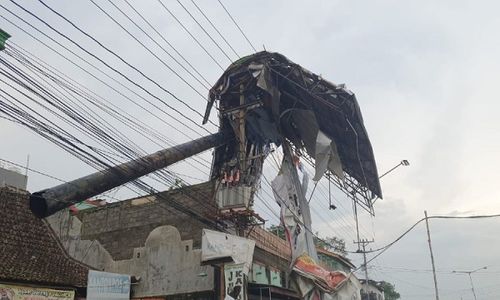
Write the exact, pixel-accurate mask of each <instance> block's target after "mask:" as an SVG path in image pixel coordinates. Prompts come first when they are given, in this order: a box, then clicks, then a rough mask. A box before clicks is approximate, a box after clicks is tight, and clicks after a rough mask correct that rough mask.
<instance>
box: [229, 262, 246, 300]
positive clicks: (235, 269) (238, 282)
mask: <svg viewBox="0 0 500 300" xmlns="http://www.w3.org/2000/svg"><path fill="white" fill-rule="evenodd" d="M243 266H244V264H227V265H224V281H225V283H226V298H225V299H230V300H232V299H238V300H246V298H247V297H246V296H247V293H246V284H245V274H244V272H243Z"/></svg>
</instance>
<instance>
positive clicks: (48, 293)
mask: <svg viewBox="0 0 500 300" xmlns="http://www.w3.org/2000/svg"><path fill="white" fill-rule="evenodd" d="M74 298H75V291H68V290H53V289H45V288H34V287H28V286H20V285H7V284H0V299H1V300H73V299H74Z"/></svg>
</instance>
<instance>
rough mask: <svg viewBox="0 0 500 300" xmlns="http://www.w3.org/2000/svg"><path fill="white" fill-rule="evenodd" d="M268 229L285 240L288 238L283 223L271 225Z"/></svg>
mask: <svg viewBox="0 0 500 300" xmlns="http://www.w3.org/2000/svg"><path fill="white" fill-rule="evenodd" d="M267 231H269V232H271V233H273V234H274V235H276V236H278V237H279V238H281V239H283V240H286V237H285V228H284V227H283V226H281V225H271V226H270V227H269V228H267Z"/></svg>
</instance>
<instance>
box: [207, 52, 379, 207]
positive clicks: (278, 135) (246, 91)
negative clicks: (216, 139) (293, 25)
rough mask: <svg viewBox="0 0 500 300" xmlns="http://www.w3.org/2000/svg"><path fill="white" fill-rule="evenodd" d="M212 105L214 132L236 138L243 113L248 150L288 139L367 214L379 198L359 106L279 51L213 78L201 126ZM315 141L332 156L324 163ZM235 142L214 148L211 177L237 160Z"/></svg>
mask: <svg viewBox="0 0 500 300" xmlns="http://www.w3.org/2000/svg"><path fill="white" fill-rule="evenodd" d="M242 99H244V101H243V102H242ZM216 101H219V104H220V105H219V108H218V109H219V117H220V123H221V128H220V130H231V131H235V132H237V130H238V129H237V127H238V124H237V123H238V122H239V121H238V118H240V117H239V115H238V111H241V110H242V109H243V110H245V127H246V129H245V135H246V139H247V142H248V143H249V144H252V145H257V146H259V147H265V146H266V145H269V144H270V143H275V144H277V145H280V144H281V143H282V142H283V141H284V139H286V140H288V141H290V142H291V143H292V144H293V146H294V148H295V149H296V151H297V152H298V153H302V155H303V156H304V157H309V158H314V159H315V161H316V168H318V163H321V164H323V165H324V166H323V167H322V168H323V169H329V170H330V171H331V174H332V175H333V176H332V181H333V182H335V183H337V186H338V187H340V188H341V190H342V191H344V192H345V193H346V194H347V195H348V196H350V197H351V198H353V199H354V200H355V201H357V202H358V203H360V204H362V205H363V206H365V207H366V208H370V210H371V209H372V207H371V200H373V199H374V198H376V197H379V198H381V197H382V191H381V188H380V183H379V177H378V173H377V167H376V163H375V159H374V155H373V150H372V146H371V143H370V140H369V138H368V133H367V132H366V129H365V127H364V125H363V117H362V116H361V111H360V109H359V105H358V102H357V100H356V97H355V95H354V94H353V93H352V92H351V91H349V90H348V89H346V88H345V86H344V85H336V84H333V83H331V82H329V81H326V80H324V79H323V78H321V76H319V75H316V74H314V73H312V72H310V71H308V70H306V69H304V68H303V67H301V66H300V65H298V64H295V63H293V62H291V61H290V60H288V59H287V58H286V57H285V56H283V55H281V54H279V53H272V52H267V51H263V52H259V53H255V54H252V55H249V56H246V57H244V58H241V59H240V60H238V61H236V62H234V63H233V64H232V65H230V66H229V68H228V69H227V70H226V71H225V72H224V74H223V75H222V76H221V77H220V78H219V80H218V81H217V83H216V84H215V85H214V86H213V87H212V89H211V90H210V93H209V102H208V105H207V108H206V112H205V117H204V123H206V122H207V120H208V117H209V114H210V111H211V109H212V107H213V106H214V103H215V102H216ZM320 140H323V141H327V143H326V144H325V145H327V146H328V149H327V150H326V151H327V152H328V153H331V155H330V156H329V158H328V157H327V158H326V161H325V159H324V158H325V157H324V155H323V156H320V154H321V153H319V152H321V151H323V150H324V149H323V150H321V149H318V147H319V146H320V145H321V144H320ZM237 143H238V140H235V141H234V142H233V143H229V144H228V145H226V146H225V147H219V148H217V149H216V151H215V154H214V168H213V170H212V177H216V176H218V174H219V173H220V171H221V168H222V165H223V164H224V163H225V162H227V161H229V160H231V158H234V157H236V156H237V153H236V152H238V151H239V150H238V146H237V145H236V144H237ZM247 146H248V145H247ZM247 149H249V148H247ZM325 149H326V148H325ZM304 150H305V151H304ZM263 152H265V151H263ZM325 153H326V152H324V153H323V154H325ZM328 153H326V154H328ZM321 158H322V159H323V161H322V162H320V161H319V159H321ZM322 171H323V172H324V171H325V170H322ZM321 175H322V174H321ZM316 180H317V179H316Z"/></svg>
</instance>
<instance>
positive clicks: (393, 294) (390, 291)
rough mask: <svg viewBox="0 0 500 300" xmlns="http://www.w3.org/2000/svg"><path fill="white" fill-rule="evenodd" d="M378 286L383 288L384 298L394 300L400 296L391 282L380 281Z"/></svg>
mask: <svg viewBox="0 0 500 300" xmlns="http://www.w3.org/2000/svg"><path fill="white" fill-rule="evenodd" d="M380 286H381V287H382V289H383V290H384V295H385V300H396V299H399V298H400V297H401V295H399V293H398V292H397V291H396V287H395V286H394V285H393V284H392V283H389V282H386V281H381V282H380Z"/></svg>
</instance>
